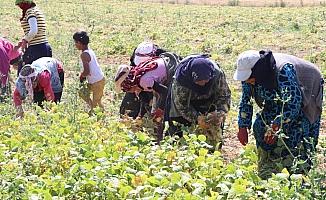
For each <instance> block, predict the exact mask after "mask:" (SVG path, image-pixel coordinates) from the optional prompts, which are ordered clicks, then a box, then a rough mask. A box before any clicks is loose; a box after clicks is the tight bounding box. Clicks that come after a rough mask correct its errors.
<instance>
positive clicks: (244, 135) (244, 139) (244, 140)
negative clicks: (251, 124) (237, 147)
mask: <svg viewBox="0 0 326 200" xmlns="http://www.w3.org/2000/svg"><path fill="white" fill-rule="evenodd" d="M238 140H239V141H240V143H241V144H242V145H244V146H245V145H246V144H248V129H247V128H239V132H238Z"/></svg>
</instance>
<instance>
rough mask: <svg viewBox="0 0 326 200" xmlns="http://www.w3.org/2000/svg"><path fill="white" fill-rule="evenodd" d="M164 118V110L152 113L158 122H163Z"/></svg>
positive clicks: (158, 109)
mask: <svg viewBox="0 0 326 200" xmlns="http://www.w3.org/2000/svg"><path fill="white" fill-rule="evenodd" d="M163 117H164V110H162V109H160V108H157V109H155V110H154V112H153V113H152V118H153V120H154V121H156V122H160V121H162V120H163Z"/></svg>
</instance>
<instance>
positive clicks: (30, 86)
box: [19, 65, 38, 102]
mask: <svg viewBox="0 0 326 200" xmlns="http://www.w3.org/2000/svg"><path fill="white" fill-rule="evenodd" d="M29 66H30V65H29ZM25 67H26V65H25ZM31 68H32V67H31ZM32 69H33V68H32ZM37 75H38V72H37V71H36V70H35V69H34V72H33V73H31V74H29V75H27V76H23V75H22V74H21V73H19V78H20V79H22V80H25V87H26V90H27V93H28V99H29V100H30V101H31V102H33V99H34V90H33V81H32V78H33V77H36V76H37Z"/></svg>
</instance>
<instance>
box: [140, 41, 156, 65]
mask: <svg viewBox="0 0 326 200" xmlns="http://www.w3.org/2000/svg"><path fill="white" fill-rule="evenodd" d="M156 50H157V47H156V45H154V44H153V43H152V42H142V43H140V44H139V45H138V46H137V48H136V50H135V59H134V63H135V64H136V65H139V64H140V63H142V62H144V61H146V60H148V59H149V58H151V57H153V56H155V52H156Z"/></svg>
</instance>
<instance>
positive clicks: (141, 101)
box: [118, 41, 180, 119]
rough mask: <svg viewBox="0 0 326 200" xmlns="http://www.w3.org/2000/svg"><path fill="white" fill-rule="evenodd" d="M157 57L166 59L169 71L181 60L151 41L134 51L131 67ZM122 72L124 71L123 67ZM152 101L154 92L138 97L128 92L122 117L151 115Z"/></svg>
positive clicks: (122, 103) (122, 108) (123, 103)
mask: <svg viewBox="0 0 326 200" xmlns="http://www.w3.org/2000/svg"><path fill="white" fill-rule="evenodd" d="M167 56H169V57H170V59H169V60H167V59H166V57H167ZM155 57H164V60H165V62H166V64H167V65H168V66H167V67H168V69H169V70H170V69H172V68H173V66H174V65H176V64H177V63H178V62H179V60H180V58H179V56H177V55H176V54H174V53H171V52H168V51H167V50H165V49H162V48H160V47H159V46H158V45H157V44H154V43H152V42H149V41H144V42H142V43H140V44H139V45H138V46H137V47H136V48H135V49H134V51H133V53H132V55H131V57H130V64H129V65H130V66H131V67H135V66H137V65H139V64H140V63H141V62H144V61H146V60H148V59H151V58H155ZM120 70H123V67H122V68H121V69H120ZM118 73H120V72H118ZM152 99H153V92H149V91H141V92H140V93H139V94H138V96H136V94H135V93H132V92H126V93H125V95H124V97H123V99H122V102H121V105H120V115H121V116H125V115H127V116H129V117H132V118H134V119H136V118H137V117H143V116H144V115H145V114H146V113H150V111H151V105H150V102H151V101H152Z"/></svg>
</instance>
